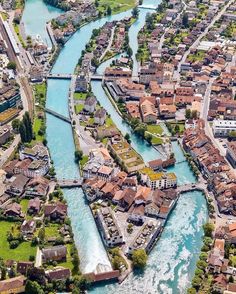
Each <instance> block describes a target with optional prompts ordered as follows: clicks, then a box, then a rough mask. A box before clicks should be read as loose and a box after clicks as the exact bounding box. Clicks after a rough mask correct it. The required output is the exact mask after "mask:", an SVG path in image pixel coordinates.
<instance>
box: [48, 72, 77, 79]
mask: <svg viewBox="0 0 236 294" xmlns="http://www.w3.org/2000/svg"><path fill="white" fill-rule="evenodd" d="M47 78H48V79H62V80H70V79H71V78H72V74H53V73H49V74H48V75H47Z"/></svg>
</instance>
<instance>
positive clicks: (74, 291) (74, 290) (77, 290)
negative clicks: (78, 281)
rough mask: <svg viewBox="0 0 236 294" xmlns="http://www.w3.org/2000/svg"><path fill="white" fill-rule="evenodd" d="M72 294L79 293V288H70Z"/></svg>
mask: <svg viewBox="0 0 236 294" xmlns="http://www.w3.org/2000/svg"><path fill="white" fill-rule="evenodd" d="M72 294H80V289H79V288H77V287H76V288H74V289H73V290H72Z"/></svg>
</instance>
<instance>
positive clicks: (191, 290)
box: [187, 288, 197, 294]
mask: <svg viewBox="0 0 236 294" xmlns="http://www.w3.org/2000/svg"><path fill="white" fill-rule="evenodd" d="M196 293H197V291H196V289H195V288H189V289H188V292H187V294H196Z"/></svg>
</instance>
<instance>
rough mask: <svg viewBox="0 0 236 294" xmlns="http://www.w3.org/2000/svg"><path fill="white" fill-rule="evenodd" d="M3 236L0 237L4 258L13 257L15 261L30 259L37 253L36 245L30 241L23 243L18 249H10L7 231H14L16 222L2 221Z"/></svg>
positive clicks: (1, 251)
mask: <svg viewBox="0 0 236 294" xmlns="http://www.w3.org/2000/svg"><path fill="white" fill-rule="evenodd" d="M0 226H1V238H0V257H1V258H3V259H4V260H7V259H13V260H15V261H28V260H29V257H30V255H34V256H35V254H36V247H31V244H30V242H23V243H21V244H20V245H19V246H18V247H17V248H16V249H10V248H9V243H8V241H7V232H9V231H12V227H15V230H16V223H12V222H7V221H1V222H0Z"/></svg>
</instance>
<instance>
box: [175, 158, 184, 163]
mask: <svg viewBox="0 0 236 294" xmlns="http://www.w3.org/2000/svg"><path fill="white" fill-rule="evenodd" d="M185 161H186V159H183V160H179V161H176V162H175V164H180V163H183V162H185Z"/></svg>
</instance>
